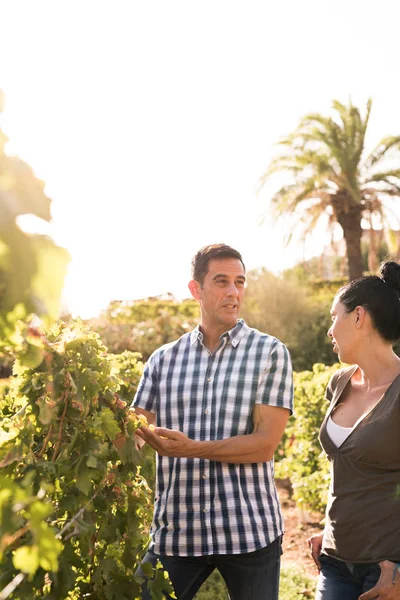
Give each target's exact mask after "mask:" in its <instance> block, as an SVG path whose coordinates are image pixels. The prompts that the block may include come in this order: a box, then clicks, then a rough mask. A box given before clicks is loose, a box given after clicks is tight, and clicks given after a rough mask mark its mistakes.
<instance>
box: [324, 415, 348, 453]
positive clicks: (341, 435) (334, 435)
mask: <svg viewBox="0 0 400 600" xmlns="http://www.w3.org/2000/svg"><path fill="white" fill-rule="evenodd" d="M353 429H354V427H342V426H341V425H336V423H335V422H334V421H332V419H331V417H329V418H328V421H327V424H326V430H327V432H328V435H329V437H330V438H331V440H332V442H333V443H334V444H335V446H336V447H337V448H339V446H341V445H342V444H343V442H344V441H345V440H346V439H347V438H348V437H349V435H350V434H351V432H352V431H353Z"/></svg>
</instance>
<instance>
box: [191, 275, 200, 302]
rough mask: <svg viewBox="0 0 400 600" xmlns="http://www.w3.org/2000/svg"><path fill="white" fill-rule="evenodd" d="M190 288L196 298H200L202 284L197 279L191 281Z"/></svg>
mask: <svg viewBox="0 0 400 600" xmlns="http://www.w3.org/2000/svg"><path fill="white" fill-rule="evenodd" d="M189 290H190V293H191V294H192V296H193V298H194V299H195V300H198V299H199V298H200V284H199V282H198V281H196V280H195V279H192V280H191V281H189Z"/></svg>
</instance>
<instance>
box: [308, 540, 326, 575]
mask: <svg viewBox="0 0 400 600" xmlns="http://www.w3.org/2000/svg"><path fill="white" fill-rule="evenodd" d="M323 537H324V532H322V533H317V534H316V535H312V536H311V537H310V538H309V539H308V540H307V542H308V547H309V548H310V550H311V556H312V559H313V561H314V562H315V564H316V565H317V569H318V571H320V570H321V563H320V561H319V557H320V554H321V548H322V538H323Z"/></svg>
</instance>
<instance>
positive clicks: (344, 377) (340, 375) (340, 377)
mask: <svg viewBox="0 0 400 600" xmlns="http://www.w3.org/2000/svg"><path fill="white" fill-rule="evenodd" d="M357 368H358V367H357V365H350V366H349V367H343V368H342V369H338V371H336V372H335V373H334V374H333V375H332V377H331V378H330V380H329V382H328V385H327V388H326V393H325V396H326V398H327V400H329V401H331V400H332V397H333V394H334V393H335V390H336V389H337V387H338V386H339V385H340V384H341V383H342V382H346V383H347V381H348V380H349V378H350V377H351V376H352V374H353V373H354V372H355V371H356V369H357Z"/></svg>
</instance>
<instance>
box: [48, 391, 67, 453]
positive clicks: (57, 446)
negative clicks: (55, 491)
mask: <svg viewBox="0 0 400 600" xmlns="http://www.w3.org/2000/svg"><path fill="white" fill-rule="evenodd" d="M67 408H68V396H67V395H65V401H64V410H63V413H62V415H61V419H60V431H59V433H58V439H57V443H56V445H55V447H54V452H53V456H52V457H51V460H52V462H54V461H55V460H56V458H57V454H58V451H59V450H60V446H61V438H62V432H63V425H64V419H65V415H66V414H67Z"/></svg>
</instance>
